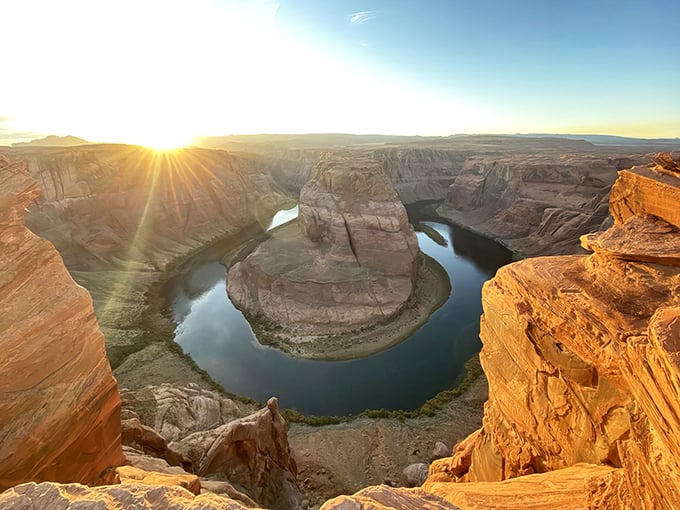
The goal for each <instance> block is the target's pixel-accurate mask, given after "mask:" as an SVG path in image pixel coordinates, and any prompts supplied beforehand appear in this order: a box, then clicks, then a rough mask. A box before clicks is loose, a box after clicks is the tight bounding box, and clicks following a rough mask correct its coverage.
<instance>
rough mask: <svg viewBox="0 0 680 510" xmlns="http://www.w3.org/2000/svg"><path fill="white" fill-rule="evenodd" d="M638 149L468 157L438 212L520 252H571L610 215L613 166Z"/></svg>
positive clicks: (621, 164) (622, 165)
mask: <svg viewBox="0 0 680 510" xmlns="http://www.w3.org/2000/svg"><path fill="white" fill-rule="evenodd" d="M636 161H640V158H639V157H609V156H607V155H602V156H600V155H597V154H592V153H590V154H583V153H581V154H564V153H554V152H547V153H544V152H539V153H529V154H526V153H525V154H512V155H503V156H500V157H499V156H483V155H475V156H472V157H470V158H469V159H467V161H466V162H465V164H464V165H463V168H462V170H461V171H460V172H459V173H458V175H456V176H455V179H454V180H453V183H452V184H451V186H450V187H449V190H448V194H447V196H446V200H445V202H444V204H443V205H442V206H441V207H440V208H439V209H438V212H439V214H441V215H442V216H443V217H445V218H449V219H450V220H453V221H455V222H457V223H461V224H463V225H465V226H466V227H467V228H472V229H474V230H476V231H478V232H480V233H482V234H484V235H486V236H489V237H492V238H495V239H498V240H499V241H500V242H502V243H503V244H504V245H506V246H507V247H508V248H510V249H511V250H512V251H513V252H515V253H517V254H520V255H524V256H535V255H546V254H547V255H551V254H566V253H574V252H576V251H577V248H578V243H577V241H578V238H579V236H580V235H582V234H585V233H587V232H591V231H593V230H597V229H600V228H602V227H603V225H606V222H607V221H608V216H609V214H608V210H607V200H608V196H609V189H610V187H611V185H612V183H613V182H614V179H615V178H616V172H617V170H620V169H622V168H627V167H629V166H631V165H632V164H633V163H635V162H636Z"/></svg>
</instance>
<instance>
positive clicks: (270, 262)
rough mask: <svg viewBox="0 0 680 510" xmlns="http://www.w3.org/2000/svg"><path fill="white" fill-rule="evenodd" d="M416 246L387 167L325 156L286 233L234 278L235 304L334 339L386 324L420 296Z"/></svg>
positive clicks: (254, 255)
mask: <svg viewBox="0 0 680 510" xmlns="http://www.w3.org/2000/svg"><path fill="white" fill-rule="evenodd" d="M418 253H419V252H418V242H417V239H416V236H415V232H414V231H413V228H412V227H411V225H410V224H409V222H408V217H407V215H406V211H405V209H404V207H403V206H402V204H401V202H400V201H399V198H398V196H397V193H396V192H395V190H394V189H393V188H392V186H391V185H390V183H389V181H388V180H387V178H386V176H385V174H384V172H383V171H382V167H381V165H380V164H379V163H378V162H376V161H375V160H372V159H370V158H366V157H355V156H354V155H352V154H346V153H334V154H328V155H326V156H325V157H324V158H322V160H321V161H320V162H319V164H318V165H317V166H316V167H315V168H314V170H313V171H312V176H311V178H310V180H309V182H308V183H307V184H306V185H305V186H304V187H303V189H302V192H301V193H300V215H299V218H298V225H290V226H288V227H284V228H283V229H281V230H280V231H279V232H277V233H275V234H274V235H273V237H272V238H271V239H270V240H268V241H267V242H265V243H263V244H262V245H260V246H259V247H258V248H257V250H255V251H254V252H253V253H252V254H250V255H249V256H248V257H247V258H246V259H245V260H243V261H242V262H239V263H237V264H235V265H234V266H232V267H231V268H230V270H229V278H228V286H227V289H228V292H229V297H230V298H231V299H232V301H233V302H234V303H235V304H236V306H238V307H239V308H240V309H241V310H244V311H245V312H246V313H247V314H249V315H251V316H258V315H261V316H263V317H264V319H265V320H267V321H271V322H274V323H276V324H281V325H284V326H285V327H287V328H290V329H291V330H292V331H293V332H295V333H299V334H311V335H327V334H334V333H342V332H346V331H348V330H352V329H356V328H358V327H361V326H362V325H367V324H371V323H374V322H376V321H379V320H382V319H386V318H388V317H390V316H392V315H394V314H395V313H396V312H398V311H399V310H400V308H401V307H402V306H403V305H404V303H405V302H406V300H407V299H408V298H409V296H410V295H411V292H412V290H413V280H414V277H415V272H416V268H417V256H418Z"/></svg>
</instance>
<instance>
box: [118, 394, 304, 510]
mask: <svg viewBox="0 0 680 510" xmlns="http://www.w3.org/2000/svg"><path fill="white" fill-rule="evenodd" d="M122 395H123V405H124V411H123V415H124V416H125V417H126V420H124V422H123V423H124V431H126V434H124V440H125V438H126V437H127V438H129V439H130V440H129V441H126V444H128V445H130V446H132V447H134V448H137V449H138V450H141V451H143V452H146V453H150V454H152V455H154V456H155V457H161V458H163V459H166V460H167V461H168V462H169V463H170V464H180V463H181V464H182V465H183V466H184V467H185V468H186V469H187V470H189V471H190V472H193V473H196V474H197V475H199V476H201V477H209V478H210V479H211V483H213V482H214V483H218V482H219V483H222V484H235V485H236V486H238V487H240V491H241V492H242V493H245V494H247V495H248V496H249V497H250V498H252V499H253V500H255V501H257V502H258V503H260V504H262V505H266V506H272V507H273V508H277V509H283V510H285V509H294V508H297V506H298V505H299V503H300V500H301V496H300V492H299V489H298V487H297V482H296V475H297V467H296V464H295V461H294V460H293V458H292V456H291V452H290V446H289V444H288V429H287V425H286V422H285V420H284V419H283V417H282V416H281V414H280V413H279V411H278V402H277V400H276V399H275V398H272V399H270V401H269V403H268V404H267V406H266V407H265V408H263V409H260V410H258V411H255V412H253V413H250V414H246V415H242V414H243V411H242V410H241V409H239V407H238V406H237V405H236V404H235V403H234V402H233V401H232V400H230V399H228V398H226V397H224V396H222V395H219V394H218V393H216V392H214V391H208V390H204V389H201V388H199V387H198V386H196V385H193V384H192V385H190V386H187V387H177V386H173V385H169V384H163V385H161V386H158V387H153V386H149V387H147V388H144V389H142V390H138V391H135V392H133V391H129V390H123V391H122ZM241 407H242V408H243V409H244V410H247V409H250V408H252V405H251V404H247V405H246V404H241ZM140 420H141V421H140ZM150 426H153V427H154V428H156V429H157V430H158V432H159V433H160V435H158V434H156V433H155V431H154V430H153V429H152V428H151V427H150ZM161 435H162V436H163V437H161ZM166 440H167V441H168V443H167V445H166V443H165V441H166ZM173 455H174V456H173ZM128 458H129V460H133V458H134V462H133V464H135V463H137V465H138V466H139V467H141V468H143V469H145V470H149V469H150V470H152V471H157V470H159V469H158V468H157V467H155V466H154V465H152V464H148V461H147V460H144V461H143V463H141V464H140V463H139V458H138V454H134V455H133V458H130V457H128ZM177 458H179V459H181V462H177V461H176V459H177ZM173 460H174V461H175V462H173ZM163 471H166V472H169V473H170V474H174V473H176V471H175V469H172V470H166V469H163ZM235 494H236V493H232V497H233V496H234V495H235Z"/></svg>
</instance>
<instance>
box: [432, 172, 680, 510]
mask: <svg viewBox="0 0 680 510" xmlns="http://www.w3.org/2000/svg"><path fill="white" fill-rule="evenodd" d="M662 161H665V159H662ZM656 163H657V165H650V166H648V167H645V168H633V169H631V170H629V171H623V172H621V173H620V176H619V180H618V181H617V183H616V184H615V186H614V188H613V190H612V199H611V212H612V216H613V217H614V220H615V225H614V227H612V228H611V229H610V230H609V231H608V232H606V233H599V234H592V235H589V236H584V239H583V243H584V246H586V247H588V248H592V249H595V253H594V254H592V255H590V256H571V257H550V258H537V259H529V260H524V261H522V262H519V263H515V264H512V265H510V266H506V267H504V268H502V269H501V270H499V272H498V274H497V275H496V277H495V278H494V279H493V280H491V281H490V282H488V283H487V284H486V285H485V287H484V291H483V298H482V299H483V305H484V316H483V318H482V322H481V337H482V340H483V343H484V347H483V349H482V352H481V353H480V358H481V361H482V365H483V367H484V371H485V373H486V375H487V378H488V380H489V401H488V402H487V404H486V406H485V415H484V421H483V426H482V428H481V429H480V430H479V431H477V432H476V433H474V434H472V435H471V436H469V437H468V438H467V439H466V440H465V441H463V442H462V443H460V444H459V445H458V446H457V447H456V449H455V451H454V456H453V457H452V458H451V459H446V460H440V461H437V462H436V463H435V465H434V466H433V467H432V469H431V471H430V478H429V479H428V482H427V484H426V487H429V488H431V489H432V490H435V492H436V493H437V494H440V495H442V494H445V493H447V492H449V493H450V494H451V495H452V496H451V498H447V499H449V500H450V501H454V502H458V503H459V504H463V503H464V502H465V504H470V501H472V500H466V499H465V498H464V497H463V496H456V497H453V494H454V492H455V491H456V489H455V488H454V487H447V484H446V483H444V484H441V482H451V481H459V482H460V481H466V482H480V483H472V484H470V485H469V486H467V487H465V488H464V489H462V492H463V493H470V494H472V493H474V494H475V496H474V498H475V501H478V502H480V501H486V504H491V503H490V502H491V501H493V502H494V503H493V504H491V505H492V506H495V507H497V508H505V507H508V508H509V507H510V506H504V505H510V503H511V502H513V501H514V503H513V504H519V502H520V500H519V499H517V497H518V495H520V494H521V493H523V491H525V490H526V491H532V494H533V491H535V490H537V489H534V488H533V487H534V485H533V484H532V483H529V482H530V480H534V479H533V478H532V477H526V478H525V477H524V475H530V474H532V473H548V472H551V473H550V474H551V476H553V475H554V476H556V477H562V478H561V479H563V480H568V479H570V478H573V477H574V476H576V477H577V478H578V477H579V476H581V475H580V474H579V471H581V474H583V473H587V470H588V469H591V468H590V467H588V466H593V465H596V466H597V465H608V466H609V468H608V469H611V468H612V467H613V468H614V469H613V470H612V472H611V474H609V475H607V476H606V477H605V479H602V480H599V481H597V482H596V483H590V482H587V483H585V484H584V483H583V481H581V482H578V483H577V485H580V487H581V489H580V490H582V491H583V490H584V489H583V487H584V486H585V496H584V497H585V499H584V502H585V503H584V505H585V506H587V507H589V508H603V507H604V508H640V509H646V508H669V509H670V508H676V507H677V506H678V504H680V484H679V483H678V481H677V477H676V476H675V475H674V473H677V472H678V470H680V448H679V446H678V445H680V420H679V419H678V416H680V407H678V405H677V403H678V402H680V384H679V381H680V364H678V360H679V359H680V354H679V352H680V268H679V267H678V266H677V264H676V260H677V256H678V250H677V247H678V244H677V243H678V242H679V241H680V239H678V237H679V236H680V233H679V231H678V227H680V217H678V215H677V208H676V207H672V204H677V203H679V202H678V198H680V178H678V177H676V176H675V175H673V170H672V169H671V171H670V172H669V171H668V166H670V165H664V167H663V168H662V169H661V170H660V169H658V168H655V167H656V166H658V161H657V162H656ZM655 238H657V239H658V242H657V243H654V239H655ZM626 240H627V242H626ZM579 463H587V466H586V467H583V466H582V465H580V466H581V467H578V468H577V466H579ZM567 473H570V474H569V476H567V477H566V478H564V477H563V475H565V476H566V474H567ZM540 476H544V475H540ZM516 477H520V478H519V479H518V480H523V481H522V482H519V481H518V482H517V484H515V485H514V489H511V488H510V485H508V496H507V497H508V499H507V500H505V502H504V501H503V500H502V499H501V498H499V496H500V492H499V494H498V495H497V496H494V495H493V491H494V490H500V488H501V486H500V485H499V486H498V489H494V487H493V485H494V484H490V485H489V484H487V483H485V482H498V481H501V480H506V479H510V478H516ZM535 480H536V482H537V483H538V484H539V485H536V487H537V488H538V487H540V483H541V482H540V481H539V479H538V478H536V479H535ZM546 480H547V478H546ZM503 483H505V482H503ZM507 483H510V482H507ZM513 483H514V480H513ZM526 483H529V485H528V486H526V488H525V489H520V487H521V485H522V484H526ZM560 483H562V482H560ZM513 490H514V491H515V494H514V496H513V494H512V491H513ZM482 494H483V495H482ZM533 497H534V501H536V497H538V492H537V493H536V495H535V496H533ZM574 497H575V496H574ZM461 498H462V499H461ZM480 498H481V499H480ZM513 498H514V499H513ZM567 502H568V498H567V499H565V500H564V502H563V503H562V504H563V505H566V504H568V503H567ZM536 505H537V506H534V507H535V508H556V507H559V508H561V507H560V506H555V503H554V502H553V503H551V502H550V498H549V497H547V496H546V499H545V504H543V503H540V502H536ZM470 507H471V508H478V507H479V508H483V507H484V505H482V504H481V503H480V505H479V506H475V504H471V506H470ZM564 508H567V506H564Z"/></svg>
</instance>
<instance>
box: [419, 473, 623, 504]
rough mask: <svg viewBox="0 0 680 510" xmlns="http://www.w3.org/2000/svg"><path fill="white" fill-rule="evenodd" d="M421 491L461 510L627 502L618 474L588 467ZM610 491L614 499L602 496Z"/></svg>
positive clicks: (434, 486) (430, 484)
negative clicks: (612, 491)
mask: <svg viewBox="0 0 680 510" xmlns="http://www.w3.org/2000/svg"><path fill="white" fill-rule="evenodd" d="M423 489H424V490H426V491H428V492H431V493H434V494H436V495H438V496H440V497H442V498H443V499H445V500H446V501H449V502H450V503H453V504H455V505H458V506H460V508H464V509H465V510H488V509H490V508H493V509H495V510H511V509H512V510H527V509H528V510H537V509H551V510H574V509H576V508H578V509H582V508H593V509H595V508H597V509H608V510H621V509H624V508H628V507H627V506H626V505H625V504H622V503H624V502H625V501H628V500H629V494H628V493H627V488H626V487H625V485H624V479H623V476H622V473H621V470H617V469H614V468H612V467H610V466H594V465H592V464H576V465H574V466H572V467H568V468H564V469H559V470H557V471H550V472H547V473H540V474H533V475H527V476H521V477H519V478H513V479H511V480H504V481H501V482H480V483H460V484H451V483H442V482H428V483H427V484H425V486H424V487H423ZM611 489H613V490H616V491H619V492H618V494H617V497H615V498H612V497H608V496H606V495H605V492H606V491H607V490H611Z"/></svg>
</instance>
